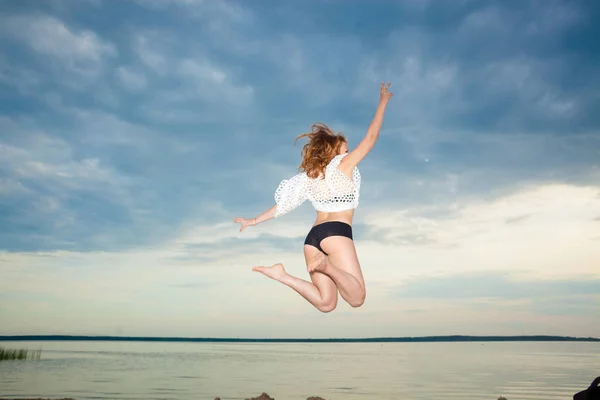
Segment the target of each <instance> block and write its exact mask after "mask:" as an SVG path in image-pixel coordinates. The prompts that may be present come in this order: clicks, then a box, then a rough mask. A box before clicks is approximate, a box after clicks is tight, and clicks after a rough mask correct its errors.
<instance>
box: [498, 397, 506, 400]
mask: <svg viewBox="0 0 600 400" xmlns="http://www.w3.org/2000/svg"><path fill="white" fill-rule="evenodd" d="M498 400H506V397H504V396H500V397H498Z"/></svg>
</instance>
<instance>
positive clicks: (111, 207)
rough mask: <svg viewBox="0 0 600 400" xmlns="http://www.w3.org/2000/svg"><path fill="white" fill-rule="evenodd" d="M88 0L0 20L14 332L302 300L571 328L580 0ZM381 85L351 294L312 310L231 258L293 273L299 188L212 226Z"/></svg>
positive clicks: (256, 318)
mask: <svg viewBox="0 0 600 400" xmlns="http://www.w3.org/2000/svg"><path fill="white" fill-rule="evenodd" d="M107 5H108V3H107V2H93V3H89V2H81V3H77V5H76V6H74V7H66V6H64V5H63V4H62V3H52V4H49V5H45V4H44V5H39V6H35V7H27V8H24V7H15V8H13V9H11V10H8V11H7V13H5V14H4V16H3V17H2V22H4V24H3V25H2V26H3V27H2V28H0V29H2V31H3V33H8V35H3V36H2V37H1V38H0V44H1V45H2V46H3V49H4V50H5V51H3V55H2V56H1V57H0V86H1V87H0V89H1V90H0V101H1V102H2V104H3V105H5V107H4V109H3V112H2V115H1V116H0V131H2V133H3V135H2V137H1V138H0V204H1V206H0V243H1V244H2V245H1V246H2V251H4V253H0V269H1V270H2V271H1V272H2V276H3V278H4V277H7V278H6V281H5V282H8V283H5V285H8V286H6V287H4V288H2V290H0V293H5V295H6V296H8V297H9V298H10V302H1V303H2V304H3V306H0V307H4V308H2V310H0V311H2V312H0V315H3V316H4V315H9V316H13V317H14V318H17V317H16V316H15V315H16V314H15V312H16V311H15V310H21V309H23V310H26V311H24V312H25V314H23V315H24V316H23V317H18V319H17V320H16V321H18V323H15V324H13V325H12V326H13V328H11V329H14V330H15V331H19V330H22V329H29V328H27V326H28V325H27V321H31V320H36V321H40V322H39V326H38V328H40V329H42V328H43V327H44V326H46V327H47V326H56V325H57V324H56V321H51V320H49V319H48V320H46V319H44V318H45V317H44V316H45V315H59V314H60V313H59V312H64V313H66V314H64V315H66V316H65V317H64V318H62V317H61V318H62V319H61V320H60V324H59V325H60V326H62V327H63V329H64V330H65V332H68V331H69V332H72V331H73V330H77V329H81V328H80V326H81V324H80V323H78V322H77V321H78V319H81V318H83V317H86V316H87V315H97V316H98V319H97V320H94V321H88V320H87V319H86V322H90V324H91V325H90V327H89V331H98V332H100V331H102V330H103V329H108V328H107V327H111V328H110V329H112V327H117V326H120V327H122V328H123V327H124V328H123V329H125V332H132V331H139V332H150V331H152V332H159V330H158V328H156V324H155V320H156V318H161V319H163V320H165V321H166V320H168V321H170V322H169V328H170V329H171V327H173V329H175V327H176V328H177V329H178V332H187V333H190V332H191V333H193V334H194V335H198V334H200V333H206V334H214V335H216V336H219V335H223V334H224V332H229V331H231V329H234V328H235V329H236V332H240V335H242V333H244V332H245V333H247V334H249V335H250V334H256V335H259V336H261V335H264V329H268V330H269V332H272V333H273V334H274V335H275V333H277V334H281V335H284V336H285V335H292V336H298V335H300V336H302V335H304V334H306V335H311V334H313V332H310V327H311V326H314V323H315V321H316V318H319V321H318V323H319V324H320V325H319V326H320V327H322V329H321V331H320V332H321V333H322V334H323V335H329V334H331V335H333V336H339V335H340V333H339V332H341V331H340V329H347V331H352V332H354V333H355V334H356V335H362V334H365V335H372V334H374V332H377V333H384V332H387V333H389V334H392V335H397V334H398V332H409V331H410V332H413V333H415V334H422V333H426V332H429V333H431V334H439V333H440V331H444V330H448V331H455V330H459V331H461V332H466V333H468V332H483V331H485V330H490V333H498V332H514V331H515V330H519V331H521V330H523V331H536V330H539V329H541V330H543V331H545V332H559V331H561V332H562V331H563V328H564V327H568V330H571V331H572V332H589V330H590V325H589V323H586V322H585V321H586V318H585V316H586V315H589V313H590V308H589V304H592V305H593V304H595V303H594V298H587V297H582V296H580V295H577V294H575V293H574V292H568V291H567V289H564V288H565V287H566V286H568V285H569V282H580V281H582V279H583V278H582V276H588V277H589V278H586V279H589V282H595V281H594V280H595V279H596V278H597V271H596V269H597V268H596V267H595V265H592V264H591V261H590V260H595V259H597V258H599V257H600V254H598V250H597V248H598V246H597V244H598V233H597V218H598V215H600V208H599V206H598V201H599V200H600V196H599V195H598V193H599V192H598V190H599V186H598V182H600V165H599V164H598V160H599V159H600V158H599V157H600V154H599V153H598V150H597V149H598V148H599V147H600V133H599V131H598V126H600V125H599V123H600V119H598V117H597V115H598V113H596V112H594V111H595V110H596V109H597V108H598V107H597V103H598V93H597V89H596V88H597V87H598V83H600V74H599V73H598V68H597V65H596V64H597V62H596V60H595V59H594V58H593V57H591V56H590V54H592V53H591V52H592V50H591V49H592V47H591V46H592V44H593V43H595V42H593V40H591V38H593V37H595V36H597V35H594V34H593V33H594V29H595V28H594V26H592V25H591V24H590V21H591V20H593V18H591V17H590V16H591V15H593V11H594V10H592V9H591V8H590V7H589V6H588V5H587V4H584V3H580V2H578V3H573V2H566V1H551V2H549V3H543V4H542V3H541V2H537V1H529V2H525V3H523V4H521V5H520V6H519V7H517V8H515V7H514V6H513V5H511V4H506V3H501V2H492V3H486V4H481V3H477V2H472V1H461V2H453V3H452V5H450V4H446V3H444V4H440V5H437V4H436V7H432V5H433V2H430V1H415V0H407V1H402V2H398V3H394V4H392V3H389V4H379V5H377V7H373V6H372V5H368V6H366V5H363V4H359V3H357V4H354V5H351V6H349V7H346V8H345V9H344V12H342V13H340V11H339V7H337V6H336V5H335V3H329V2H323V3H320V4H319V5H318V6H317V8H315V5H314V4H313V5H309V4H295V5H293V6H291V5H290V4H287V3H281V4H278V5H277V6H276V7H271V6H265V5H264V4H260V3H252V4H250V3H248V4H247V3H243V4H242V3H241V2H230V1H219V2H213V1H199V0H198V1H192V0H189V1H186V0H180V1H177V0H165V1H157V0H152V1H142V0H140V1H136V2H131V3H130V4H127V5H125V4H120V3H119V4H118V5H115V6H114V7H113V6H111V8H110V16H109V15H108V14H107V12H108V11H109V8H108V7H106V6H107ZM115 7H116V8H115ZM90 12H93V14H94V15H95V16H97V18H93V19H89V18H87V19H85V20H84V19H82V15H83V14H84V13H87V14H86V15H89V13H90ZM105 18H109V19H110V21H111V24H110V27H109V26H108V25H106V24H103V23H102V22H101V21H104V20H105ZM23 27H26V28H27V29H22V28H23ZM573 43H576V45H573ZM382 80H386V81H391V82H392V84H393V86H392V88H393V90H394V93H395V96H394V98H393V100H392V102H390V105H389V107H388V110H387V113H386V119H385V123H384V127H383V130H382V133H381V137H380V139H379V141H378V143H377V145H376V146H375V148H374V150H373V151H372V153H371V154H370V155H369V157H367V159H365V160H364V162H363V163H361V165H360V169H361V173H362V176H363V191H362V193H361V205H360V207H359V209H358V210H357V212H356V215H355V224H354V228H355V243H356V246H357V249H358V254H359V257H360V261H361V264H362V265H363V270H364V274H365V277H366V279H367V282H368V283H367V284H368V295H367V297H368V300H367V303H368V304H366V307H365V308H361V309H359V310H354V309H353V310H351V312H350V311H349V310H347V309H344V308H343V307H345V306H344V305H343V304H341V305H340V309H339V310H338V311H339V312H338V313H336V314H332V315H328V317H327V318H322V319H321V316H320V314H318V313H313V310H312V309H310V308H309V307H307V305H306V302H305V301H304V300H303V299H301V298H300V297H299V296H296V295H295V294H294V293H291V292H290V290H289V288H285V287H281V286H278V285H277V284H274V283H273V282H272V281H269V280H267V279H266V278H265V279H263V278H264V277H262V276H260V275H256V274H253V273H251V271H250V268H251V267H252V266H253V265H257V264H272V263H274V262H283V263H284V264H285V265H286V268H289V270H290V271H291V272H293V273H295V274H298V275H300V276H302V277H304V278H307V275H306V267H305V262H304V258H303V255H302V243H303V238H304V237H305V235H306V233H307V232H308V230H309V229H310V227H311V225H312V223H313V222H314V218H315V216H314V210H312V209H311V207H310V205H309V204H305V205H304V206H303V207H302V208H301V209H299V210H296V211H295V212H294V213H292V214H289V215H286V216H285V217H284V218H282V219H277V220H274V221H269V222H268V223H267V224H264V225H260V226H258V227H255V228H253V229H249V230H248V231H245V232H244V233H242V234H240V233H239V232H238V226H236V225H235V224H233V222H232V220H233V218H234V217H235V216H238V215H240V216H247V217H252V216H255V215H257V214H258V213H260V212H262V211H264V210H265V209H267V208H269V207H271V206H272V205H273V192H274V189H275V188H276V187H277V184H278V183H279V181H280V180H282V179H285V178H288V177H290V176H291V175H293V174H295V173H296V167H297V166H298V163H299V156H300V150H301V146H300V145H298V144H297V145H296V146H293V140H294V138H295V137H296V136H297V135H299V134H300V133H303V132H306V131H307V130H308V129H309V128H310V124H311V123H312V122H315V121H325V122H327V123H328V124H329V125H330V126H331V127H332V128H334V129H336V130H340V131H343V132H344V134H345V135H346V136H347V137H348V138H349V141H350V144H351V147H352V146H353V145H355V144H356V143H358V142H359V141H360V140H361V139H362V137H363V136H364V134H365V132H366V130H367V128H368V124H369V123H370V121H371V118H372V116H373V112H374V110H375V106H376V102H377V96H378V87H379V84H380V82H381V81H382ZM595 219H596V220H595ZM76 268H77V271H78V273H77V274H74V273H73V271H74V270H75V269H76ZM468 276H471V277H473V278H469V279H472V282H475V283H477V282H479V283H480V285H481V287H485V288H486V290H482V292H481V293H479V292H471V293H470V295H472V296H479V295H482V296H483V295H485V292H487V293H491V294H493V295H497V296H501V295H502V293H507V295H506V296H505V297H504V298H502V297H500V298H497V299H494V300H489V299H486V298H481V297H478V298H476V299H475V300H474V299H473V298H470V297H465V298H461V297H459V296H458V295H457V292H456V291H453V290H455V289H453V287H452V285H454V281H453V280H452V279H454V278H457V277H468ZM436 279H439V280H436ZM486 280H487V281H486ZM550 281H553V282H556V284H557V285H559V286H560V287H557V288H556V289H555V290H556V291H557V293H558V292H560V293H559V294H557V295H556V297H549V296H551V293H550V292H551V290H554V289H552V288H551V287H550V286H548V285H549V284H548V282H550ZM48 282H61V284H60V285H57V286H52V285H49V284H48ZM402 282H414V283H416V284H419V285H421V284H422V285H424V286H422V288H423V290H425V291H424V292H423V293H428V292H429V289H430V288H429V287H427V284H426V282H439V285H440V286H441V287H442V289H440V297H439V298H430V297H425V298H424V297H418V296H413V297H404V298H402V299H400V298H398V297H394V291H393V290H392V288H396V289H398V288H399V287H403V286H402ZM486 282H488V283H486ZM523 282H528V283H529V284H530V285H531V286H532V287H537V288H538V289H535V290H537V291H535V293H532V295H531V296H530V297H527V293H524V292H523V290H524V289H523V286H522V285H523ZM559 282H562V283H559ZM537 284H539V285H540V286H536V285H537ZM484 285H487V286H484ZM490 285H496V286H493V287H490ZM575 285H578V286H577V287H578V288H579V289H581V290H583V289H584V288H585V285H584V284H583V283H581V284H579V283H575ZM65 286H68V287H71V286H72V287H73V288H74V289H73V290H72V291H64V290H59V289H60V288H61V287H65ZM91 288H96V289H97V288H101V292H102V293H111V294H112V293H114V294H115V295H114V296H112V297H111V299H113V300H114V301H112V302H111V303H110V304H108V303H107V302H104V299H105V298H106V296H105V295H103V296H104V298H103V297H102V296H100V297H99V296H98V295H97V293H98V291H97V290H96V291H95V290H91ZM498 288H504V289H502V290H503V291H499V289H498ZM415 290H416V289H415ZM586 290H587V289H586ZM36 293H37V296H36ZM465 293H466V294H469V292H468V291H467V292H465ZM508 293H512V294H515V296H516V297H515V298H514V299H511V298H509V296H508ZM442 295H443V296H447V297H442ZM519 296H521V297H519ZM586 296H587V295H586ZM8 297H7V298H8ZM569 299H571V300H572V303H571V304H573V305H572V306H569V307H567V306H560V302H561V301H562V302H563V303H567V300H569ZM495 300H498V303H494V301H495ZM546 300H548V303H547V305H546V306H544V301H546ZM588 300H589V303H587V305H586V301H588ZM13 301H14V303H13ZM5 303H11V304H17V305H18V306H10V307H9V306H6V305H4V304H5ZM40 310H44V311H43V315H42V318H41V319H36V318H37V317H38V316H40V315H41V311H40ZM91 310H92V311H94V312H93V313H92V312H90V311H91ZM150 310H151V311H150ZM172 310H177V311H176V312H175V313H174V312H173V311H172ZM281 310H286V311H285V316H284V317H281V318H283V319H281V318H278V319H277V320H276V321H275V320H274V319H273V318H272V315H279V316H281ZM411 310H412V311H411ZM414 310H419V312H415V311H414ZM490 310H492V311H493V312H491V311H490ZM553 310H555V311H554V312H553ZM347 311H348V312H347ZM491 314H493V316H492V315H491ZM60 315H63V314H60ZM131 315H135V316H136V317H135V318H136V319H132V318H131ZM390 315H395V316H400V317H399V318H397V319H398V320H401V321H402V322H401V323H400V322H395V321H396V319H390ZM448 315H456V316H459V317H456V318H455V319H452V320H450V319H448V318H447V316H448ZM444 318H445V319H444ZM494 318H496V319H497V320H495V319H494ZM587 320H589V318H587ZM390 321H391V322H390ZM440 321H441V322H440ZM478 321H484V322H483V324H485V326H483V325H482V322H478ZM92 322H93V323H92ZM282 324H285V326H284V325H282ZM503 324H504V325H503ZM586 324H587V325H586ZM3 326H4V325H3ZM29 326H31V325H29ZM374 326H383V328H381V329H376V328H373V327H374ZM257 327H260V328H257ZM593 327H594V326H592V328H593ZM31 329H33V328H31ZM261 329H262V330H263V331H261ZM564 329H565V330H567V328H564ZM42 330H43V329H42ZM492 331H494V332H492ZM453 333H455V332H453ZM536 333H539V332H536Z"/></svg>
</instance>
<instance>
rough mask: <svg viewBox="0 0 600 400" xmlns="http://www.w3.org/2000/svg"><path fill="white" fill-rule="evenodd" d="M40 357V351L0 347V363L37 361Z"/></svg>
mask: <svg viewBox="0 0 600 400" xmlns="http://www.w3.org/2000/svg"><path fill="white" fill-rule="evenodd" d="M41 356H42V349H38V350H29V349H5V348H4V347H0V361H3V360H39V359H40V357H41Z"/></svg>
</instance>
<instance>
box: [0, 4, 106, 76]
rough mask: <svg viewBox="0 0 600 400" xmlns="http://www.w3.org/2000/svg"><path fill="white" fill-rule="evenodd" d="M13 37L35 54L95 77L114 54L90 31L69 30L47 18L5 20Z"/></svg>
mask: <svg viewBox="0 0 600 400" xmlns="http://www.w3.org/2000/svg"><path fill="white" fill-rule="evenodd" d="M6 26H7V27H8V29H9V31H10V33H11V34H12V35H14V36H15V37H17V38H19V39H21V40H23V41H25V42H26V43H27V44H28V45H29V46H30V47H31V48H32V49H33V50H35V51H36V52H38V53H40V54H43V55H47V56H51V57H54V58H56V59H58V60H60V61H61V62H62V63H64V65H65V66H66V67H67V68H69V69H70V70H73V71H75V72H78V73H81V74H84V75H95V74H97V73H98V70H99V68H100V67H101V65H102V62H103V61H104V60H105V59H106V58H108V57H114V56H116V55H117V54H118V52H117V49H116V47H115V46H114V45H113V44H112V43H110V42H108V41H105V40H103V39H101V38H100V37H98V35H97V34H96V33H94V32H92V31H90V30H87V29H83V30H79V31H76V30H73V29H70V28H69V27H68V26H66V25H65V24H64V23H63V22H62V21H60V20H58V19H56V18H54V17H52V16H48V15H21V16H13V17H10V18H8V19H7V20H6Z"/></svg>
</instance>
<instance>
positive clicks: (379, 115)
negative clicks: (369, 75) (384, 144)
mask: <svg viewBox="0 0 600 400" xmlns="http://www.w3.org/2000/svg"><path fill="white" fill-rule="evenodd" d="M389 88H390V83H388V84H387V86H385V85H384V84H383V83H382V84H381V89H380V90H379V105H378V106H377V110H376V111H375V116H374V117H373V121H371V125H369V129H368V130H367V134H366V135H365V137H364V138H363V140H362V141H361V142H360V143H359V144H358V146H356V148H355V149H354V150H352V151H351V152H350V153H348V155H347V156H346V157H344V158H343V159H342V161H341V162H340V165H339V166H338V169H339V170H340V171H342V172H346V173H350V172H351V171H352V170H353V169H354V167H356V166H357V165H358V163H360V162H361V161H362V159H363V158H365V157H366V155H367V154H369V152H370V151H371V149H372V148H373V146H375V142H377V138H378V137H379V131H380V130H381V125H382V124H383V116H384V115H385V109H386V107H387V105H388V101H389V100H390V97H392V93H391V92H389V91H388V89H389Z"/></svg>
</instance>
